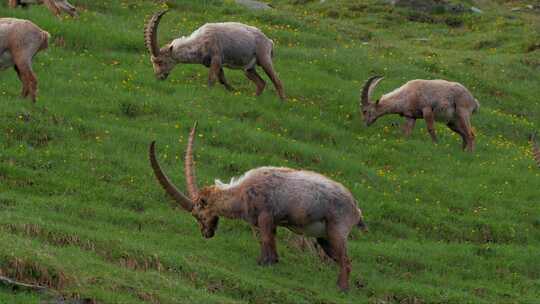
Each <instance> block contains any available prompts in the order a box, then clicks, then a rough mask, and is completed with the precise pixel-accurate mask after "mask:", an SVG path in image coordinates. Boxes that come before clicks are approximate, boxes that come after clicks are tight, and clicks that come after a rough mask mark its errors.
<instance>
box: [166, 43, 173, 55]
mask: <svg viewBox="0 0 540 304" xmlns="http://www.w3.org/2000/svg"><path fill="white" fill-rule="evenodd" d="M167 50H168V52H169V54H172V51H173V45H172V44H171V45H170V46H169V48H168V49H167Z"/></svg>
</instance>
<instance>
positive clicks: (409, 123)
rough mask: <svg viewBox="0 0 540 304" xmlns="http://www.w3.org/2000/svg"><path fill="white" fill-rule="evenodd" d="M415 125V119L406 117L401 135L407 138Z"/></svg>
mask: <svg viewBox="0 0 540 304" xmlns="http://www.w3.org/2000/svg"><path fill="white" fill-rule="evenodd" d="M415 124H416V118H409V117H407V118H406V119H405V124H404V125H403V134H404V135H405V136H406V137H409V136H410V135H411V133H412V130H413V129H414V125H415Z"/></svg>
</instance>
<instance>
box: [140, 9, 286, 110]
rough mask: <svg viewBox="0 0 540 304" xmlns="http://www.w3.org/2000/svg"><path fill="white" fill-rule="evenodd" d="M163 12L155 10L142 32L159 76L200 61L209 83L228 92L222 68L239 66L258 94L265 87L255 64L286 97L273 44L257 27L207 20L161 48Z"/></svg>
mask: <svg viewBox="0 0 540 304" xmlns="http://www.w3.org/2000/svg"><path fill="white" fill-rule="evenodd" d="M166 12H167V11H162V12H158V13H156V14H155V15H154V16H153V17H152V18H151V19H150V20H149V21H148V24H147V25H146V28H145V31H144V38H145V44H146V47H147V48H148V50H149V51H150V54H151V57H150V60H151V61H152V64H153V66H154V73H155V74H156V77H157V78H158V79H161V80H164V79H166V78H167V76H168V75H169V73H170V72H171V70H172V69H173V68H174V66H175V65H176V64H179V63H195V64H203V65H205V66H206V67H209V68H210V71H209V75H208V86H213V85H214V83H215V82H216V80H219V82H220V83H221V84H222V85H223V86H225V88H226V89H227V90H229V91H231V90H233V88H232V87H231V86H230V85H229V83H228V82H227V80H225V73H224V72H223V67H227V68H230V69H242V70H244V73H245V75H246V77H247V78H248V79H249V80H251V81H253V82H254V83H255V85H256V86H257V91H256V95H257V96H258V95H260V94H261V93H262V92H263V90H264V87H265V86H266V83H265V81H264V80H263V79H262V78H261V76H259V74H257V71H256V69H255V66H256V65H260V66H261V67H262V68H263V70H264V71H265V72H266V74H267V75H268V76H269V77H270V79H271V80H272V82H273V83H274V86H275V87H276V90H277V92H278V94H279V97H280V98H281V99H283V100H284V99H285V93H284V92H283V86H282V84H281V80H279V78H278V76H277V74H276V72H275V71H274V68H273V65H272V52H273V51H272V48H273V46H274V43H273V42H272V40H270V39H268V38H267V37H266V36H265V35H264V34H263V32H261V31H260V30H259V29H258V28H255V27H253V26H249V25H245V24H242V23H237V22H223V23H206V24H205V25H203V26H201V27H200V28H198V29H197V30H196V31H194V32H193V33H192V34H191V35H190V36H189V37H181V38H177V39H174V40H173V41H171V42H170V43H168V44H167V45H165V46H164V47H162V48H161V49H160V48H159V47H158V38H157V31H158V26H159V22H160V20H161V17H163V15H164V14H165V13H166Z"/></svg>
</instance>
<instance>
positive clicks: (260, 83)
mask: <svg viewBox="0 0 540 304" xmlns="http://www.w3.org/2000/svg"><path fill="white" fill-rule="evenodd" d="M245 74H246V77H247V78H248V79H249V80H251V81H253V82H254V83H255V85H256V86H257V91H256V92H255V95H257V96H259V95H261V94H262V92H263V91H264V88H265V87H266V82H265V81H264V80H263V79H262V78H261V76H259V74H258V73H257V70H255V67H253V68H251V69H249V70H246V71H245Z"/></svg>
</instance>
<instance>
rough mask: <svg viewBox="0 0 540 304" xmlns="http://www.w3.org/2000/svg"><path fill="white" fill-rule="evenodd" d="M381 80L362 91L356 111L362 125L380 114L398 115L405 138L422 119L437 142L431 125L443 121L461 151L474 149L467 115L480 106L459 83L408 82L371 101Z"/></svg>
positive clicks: (367, 85) (377, 77) (471, 130)
mask: <svg viewBox="0 0 540 304" xmlns="http://www.w3.org/2000/svg"><path fill="white" fill-rule="evenodd" d="M382 79H383V77H381V76H374V77H371V78H369V79H368V81H367V82H366V83H365V84H364V87H363V89H362V93H361V97H360V112H361V113H362V117H363V119H364V122H365V123H366V126H369V125H371V124H372V123H374V122H375V121H376V120H377V119H378V118H379V117H381V116H383V115H386V114H399V115H401V116H404V117H405V119H406V121H405V125H404V128H403V131H404V133H405V135H406V136H409V135H410V134H411V132H412V129H413V128H414V124H415V122H416V120H417V119H420V118H423V119H424V120H425V121H426V125H427V129H428V132H429V134H430V135H431V138H432V140H433V141H434V142H437V136H436V135H435V125H434V123H435V121H438V122H443V123H445V124H446V125H447V126H448V127H449V128H450V129H451V130H452V131H454V132H456V133H458V134H459V135H460V136H461V138H462V139H463V149H466V150H467V151H470V152H472V151H473V150H474V139H475V135H474V131H473V129H472V126H471V116H472V114H474V113H475V112H476V111H477V110H478V109H479V108H480V104H479V103H478V101H477V100H476V99H475V98H474V97H473V96H472V94H471V93H470V92H469V90H467V88H465V87H464V86H463V85H462V84H459V83H457V82H450V81H446V80H423V79H416V80H411V81H409V82H407V83H406V84H404V85H403V86H401V87H399V88H397V89H395V90H394V91H392V92H390V93H388V94H385V95H383V96H382V97H381V98H380V99H378V100H377V101H375V102H373V101H371V95H372V93H373V91H374V90H375V87H376V86H377V84H378V83H379V82H380V81H381V80H382Z"/></svg>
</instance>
